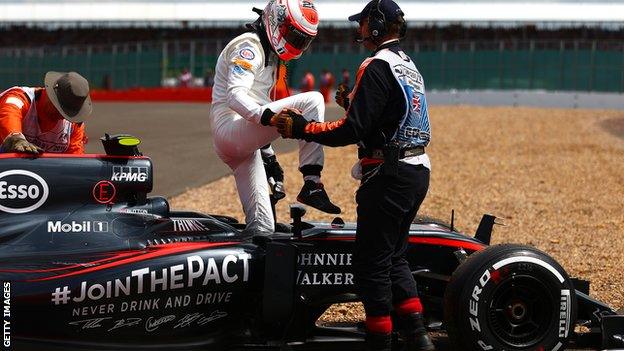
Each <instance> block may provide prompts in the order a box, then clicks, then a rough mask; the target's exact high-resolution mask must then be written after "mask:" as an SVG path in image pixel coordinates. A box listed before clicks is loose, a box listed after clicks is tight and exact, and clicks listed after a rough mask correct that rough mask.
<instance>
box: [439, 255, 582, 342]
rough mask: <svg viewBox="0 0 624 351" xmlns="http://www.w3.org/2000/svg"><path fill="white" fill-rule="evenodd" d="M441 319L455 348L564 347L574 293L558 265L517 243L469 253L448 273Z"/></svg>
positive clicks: (572, 319) (572, 314) (573, 318)
mask: <svg viewBox="0 0 624 351" xmlns="http://www.w3.org/2000/svg"><path fill="white" fill-rule="evenodd" d="M444 319H445V323H446V329H447V331H448V334H449V339H450V340H451V343H452V344H453V345H454V349H456V350H480V351H483V350H544V351H551V350H552V351H557V350H564V348H565V345H566V341H567V339H568V338H569V337H570V336H571V334H572V333H573V331H574V330H573V328H574V322H575V321H576V294H575V291H574V287H573V285H572V282H571V281H570V278H569V277H568V275H567V274H566V272H565V271H564V270H563V268H562V267H561V266H560V265H559V264H558V263H557V262H556V261H555V260H554V259H552V258H550V257H549V256H548V255H546V254H545V253H543V252H541V251H539V250H537V249H535V248H532V247H528V246H523V245H514V244H506V245H496V246H490V247H488V248H486V249H484V250H482V251H479V252H477V253H474V254H472V255H471V256H469V257H468V259H466V261H464V262H463V263H462V264H461V265H460V266H459V267H458V268H457V270H456V271H455V272H454V273H453V276H452V277H451V280H450V281H449V284H448V286H447V288H446V292H445V295H444Z"/></svg>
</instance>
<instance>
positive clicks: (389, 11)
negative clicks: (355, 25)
mask: <svg viewBox="0 0 624 351" xmlns="http://www.w3.org/2000/svg"><path fill="white" fill-rule="evenodd" d="M378 2H379V5H377V3H378ZM377 6H379V11H380V12H381V13H383V14H384V16H385V17H386V21H388V22H397V20H398V19H399V17H400V16H403V10H401V8H400V7H399V5H397V3H396V2H394V1H392V0H372V1H371V2H369V3H368V4H366V6H365V7H364V9H363V10H362V12H360V13H356V14H355V15H353V16H349V21H352V22H360V21H361V20H362V19H363V18H367V17H368V16H369V15H370V13H371V11H372V10H374V9H375V8H376V7H377Z"/></svg>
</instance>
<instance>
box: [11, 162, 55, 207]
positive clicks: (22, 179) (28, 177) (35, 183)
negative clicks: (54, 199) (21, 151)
mask: <svg viewBox="0 0 624 351" xmlns="http://www.w3.org/2000/svg"><path fill="white" fill-rule="evenodd" d="M49 194H50V189H49V188H48V184H47V183H46V181H45V180H44V179H43V178H41V176H39V175H38V174H35V173H33V172H30V171H26V170H21V169H14V170H10V171H5V172H2V173H0V211H2V212H7V213H28V212H31V211H34V210H36V209H38V208H39V207H41V205H43V204H44V203H45V202H46V200H47V199H48V195H49Z"/></svg>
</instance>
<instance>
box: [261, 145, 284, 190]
mask: <svg viewBox="0 0 624 351" xmlns="http://www.w3.org/2000/svg"><path fill="white" fill-rule="evenodd" d="M262 162H263V163H264V170H265V172H266V175H267V180H268V182H269V186H270V187H271V192H272V193H273V196H274V197H275V199H276V200H280V199H283V198H284V197H286V191H285V189H284V170H283V169H282V167H281V166H280V164H279V162H277V157H275V155H270V156H264V155H262Z"/></svg>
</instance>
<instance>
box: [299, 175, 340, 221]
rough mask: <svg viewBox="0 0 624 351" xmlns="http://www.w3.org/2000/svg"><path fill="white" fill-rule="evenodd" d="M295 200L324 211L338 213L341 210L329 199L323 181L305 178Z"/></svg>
mask: <svg viewBox="0 0 624 351" xmlns="http://www.w3.org/2000/svg"><path fill="white" fill-rule="evenodd" d="M297 201H299V202H301V203H302V204H304V205H308V206H310V207H314V208H316V209H317V210H319V211H323V212H326V213H333V214H338V213H340V212H341V211H340V207H338V206H336V205H334V204H333V203H332V202H331V201H330V200H329V196H327V192H326V191H325V188H324V187H323V183H317V182H315V181H313V180H306V181H305V182H304V183H303V187H302V188H301V191H300V192H299V195H297Z"/></svg>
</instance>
